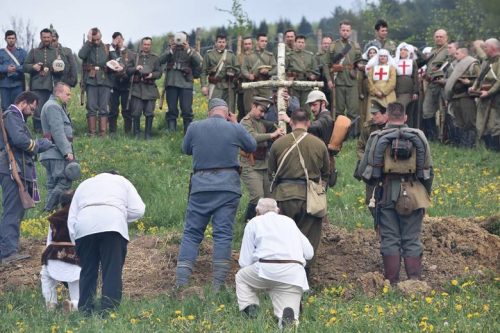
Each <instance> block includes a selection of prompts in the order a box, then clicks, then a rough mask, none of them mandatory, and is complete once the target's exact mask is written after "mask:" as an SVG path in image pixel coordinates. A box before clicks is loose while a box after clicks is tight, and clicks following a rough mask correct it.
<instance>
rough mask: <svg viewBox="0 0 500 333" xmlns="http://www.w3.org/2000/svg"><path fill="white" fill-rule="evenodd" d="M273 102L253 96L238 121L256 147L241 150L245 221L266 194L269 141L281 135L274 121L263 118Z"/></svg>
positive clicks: (267, 189) (251, 215) (251, 216)
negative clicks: (249, 106)
mask: <svg viewBox="0 0 500 333" xmlns="http://www.w3.org/2000/svg"><path fill="white" fill-rule="evenodd" d="M272 102H273V101H272V100H271V99H268V98H264V97H260V96H254V98H253V103H252V108H251V109H250V112H249V113H248V114H247V115H246V116H245V117H243V119H242V120H241V122H240V123H241V125H243V127H245V129H246V130H247V131H248V133H250V135H252V137H253V138H254V139H255V141H257V149H256V150H255V151H254V152H251V153H247V152H244V151H240V163H241V166H242V171H241V180H242V181H243V183H244V184H245V185H246V187H247V189H248V193H249V196H250V199H249V203H248V206H247V210H246V214H245V221H249V220H251V219H252V218H253V217H254V216H255V207H257V202H258V201H259V199H261V198H266V197H269V178H268V176H267V161H268V159H269V152H268V142H269V140H273V139H276V138H278V137H279V136H280V135H283V134H284V130H283V129H281V128H277V127H276V126H275V124H274V122H272V121H267V120H264V119H263V117H264V114H265V113H266V112H267V110H268V108H269V106H270V105H271V104H272Z"/></svg>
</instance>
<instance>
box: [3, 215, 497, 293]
mask: <svg viewBox="0 0 500 333" xmlns="http://www.w3.org/2000/svg"><path fill="white" fill-rule="evenodd" d="M482 222H484V219H474V218H471V219H460V218H454V217H439V218H426V219H425V221H424V230H423V234H422V242H423V243H424V247H425V251H424V260H423V273H422V275H423V276H422V278H423V281H425V282H426V283H427V284H428V285H430V286H431V287H433V288H439V286H441V285H442V284H443V283H445V282H448V281H450V280H451V279H452V278H454V277H457V276H460V275H463V274H470V273H473V274H474V273H477V272H479V271H484V270H485V269H489V270H493V271H494V272H496V273H498V272H499V271H500V260H499V255H500V237H498V236H496V235H493V234H490V233H489V232H488V231H486V230H485V229H483V228H482V227H481V226H480V224H481V223H482ZM178 243H179V235H178V234H177V235H175V234H174V235H173V236H172V235H171V236H162V237H161V238H160V237H155V236H142V237H139V238H136V239H134V240H132V241H131V242H130V243H129V246H128V254H127V259H126V262H125V268H124V292H125V294H126V295H128V296H130V297H134V298H139V297H151V296H156V295H160V294H167V293H169V292H170V290H171V288H172V287H173V285H174V281H175V266H176V260H177V254H178ZM21 247H22V250H23V252H27V253H29V254H31V256H32V257H31V258H30V259H27V260H24V261H20V262H18V263H16V264H11V265H7V266H0V293H2V292H4V291H7V290H13V289H18V288H21V287H23V286H25V287H39V285H40V282H39V280H40V277H39V272H40V268H41V267H40V255H41V253H42V252H43V249H44V242H43V241H42V240H36V241H32V240H31V241H28V240H25V239H23V240H22V242H21ZM379 250H380V245H379V241H378V238H377V235H376V234H375V232H374V231H372V230H366V229H357V230H354V231H352V232H349V231H347V230H345V229H343V228H339V227H336V226H333V225H328V224H325V225H324V228H323V239H322V242H321V245H320V248H319V250H318V254H317V259H316V263H315V265H314V266H313V268H312V284H313V285H316V286H331V285H339V284H342V285H345V284H346V283H353V284H355V285H357V286H359V287H360V288H362V289H363V290H365V289H366V290H365V292H367V293H371V294H373V293H376V292H377V290H380V289H381V288H383V278H382V275H381V274H380V273H381V272H383V267H382V260H381V256H380V254H379ZM237 258H238V253H237V252H234V253H233V259H234V261H233V268H232V272H231V276H230V278H229V279H228V282H229V284H234V278H233V277H234V273H236V271H237V269H238V263H237ZM211 261H212V246H211V241H204V242H203V243H202V245H201V246H200V255H199V257H198V262H197V264H196V268H195V271H194V273H193V285H195V286H203V285H205V284H207V283H210V281H211V276H212V273H211V272H212V268H211ZM401 277H402V280H404V279H405V273H404V267H402V271H401Z"/></svg>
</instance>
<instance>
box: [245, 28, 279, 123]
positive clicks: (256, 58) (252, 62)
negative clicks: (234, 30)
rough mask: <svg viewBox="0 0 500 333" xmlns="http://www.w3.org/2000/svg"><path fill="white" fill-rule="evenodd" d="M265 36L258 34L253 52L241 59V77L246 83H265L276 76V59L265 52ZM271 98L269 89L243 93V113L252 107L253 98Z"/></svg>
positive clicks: (250, 90)
mask: <svg viewBox="0 0 500 333" xmlns="http://www.w3.org/2000/svg"><path fill="white" fill-rule="evenodd" d="M266 46H267V35H266V34H263V33H260V34H258V35H257V38H256V46H255V51H254V52H252V53H250V54H248V55H246V56H245V57H244V58H243V66H242V67H241V76H242V77H243V78H244V80H245V81H246V82H257V81H266V80H269V79H270V78H271V76H273V75H276V72H277V71H276V59H275V58H274V56H273V54H272V53H271V52H269V51H267V50H266ZM254 95H255V96H265V97H271V95H272V91H271V89H270V88H258V89H247V90H246V91H245V92H244V103H245V111H246V113H248V111H249V110H250V107H251V105H252V102H253V101H252V97H253V96H254Z"/></svg>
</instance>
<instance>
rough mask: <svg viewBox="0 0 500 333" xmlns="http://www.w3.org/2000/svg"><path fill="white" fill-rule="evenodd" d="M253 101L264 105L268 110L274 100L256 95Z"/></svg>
mask: <svg viewBox="0 0 500 333" xmlns="http://www.w3.org/2000/svg"><path fill="white" fill-rule="evenodd" d="M253 103H255V104H257V105H261V106H263V107H264V108H265V111H267V109H268V108H269V106H271V104H272V103H273V101H272V100H271V99H269V98H265V97H260V96H254V97H253Z"/></svg>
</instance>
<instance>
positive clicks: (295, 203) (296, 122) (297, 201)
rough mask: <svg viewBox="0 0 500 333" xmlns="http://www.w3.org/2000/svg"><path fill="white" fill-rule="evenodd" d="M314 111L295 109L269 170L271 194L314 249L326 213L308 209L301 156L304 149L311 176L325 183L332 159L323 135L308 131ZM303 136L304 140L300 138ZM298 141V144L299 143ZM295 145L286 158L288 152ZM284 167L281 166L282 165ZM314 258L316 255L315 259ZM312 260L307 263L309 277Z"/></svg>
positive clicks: (272, 152)
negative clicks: (289, 130)
mask: <svg viewBox="0 0 500 333" xmlns="http://www.w3.org/2000/svg"><path fill="white" fill-rule="evenodd" d="M309 119H310V115H309V112H307V111H306V110H302V109H299V110H295V111H294V112H293V113H292V116H291V121H290V125H291V127H292V133H290V134H287V135H285V136H283V137H281V138H280V139H278V140H276V141H275V142H274V143H273V145H272V146H271V150H270V152H269V163H268V169H267V173H268V175H269V179H270V180H273V185H272V192H271V196H272V197H273V198H274V199H275V200H276V201H277V202H278V207H279V208H280V211H281V213H282V214H283V215H286V216H288V217H290V218H291V219H293V220H294V221H295V223H296V224H297V227H299V229H300V231H302V233H303V234H304V236H306V237H307V239H308V240H309V242H311V245H312V246H313V249H314V251H316V249H317V248H318V246H319V242H320V240H321V226H322V224H321V221H322V219H323V217H316V216H313V215H310V214H308V213H307V204H306V184H307V183H306V175H305V172H304V168H303V167H302V165H301V162H300V158H299V149H300V153H301V155H302V157H303V160H304V165H305V168H306V169H307V172H308V175H309V179H311V180H313V181H315V182H320V181H321V184H322V185H323V187H325V185H324V184H326V181H327V180H328V173H329V169H328V168H329V162H328V149H327V148H326V145H325V143H324V142H323V141H321V139H318V138H317V137H315V136H314V135H310V134H308V133H307V129H308V128H309V126H310V120H309ZM299 140H300V141H299ZM297 142H298V144H297ZM292 146H295V147H294V148H293V149H292V150H291V151H290V153H289V154H288V156H287V157H286V159H285V160H283V158H284V155H285V154H286V152H287V151H288V150H289V149H290V148H291V147H292ZM280 165H281V167H280V168H279V170H278V166H280ZM312 260H314V258H313V259H312ZM310 264H311V262H308V263H307V265H306V273H307V276H308V277H309V272H310Z"/></svg>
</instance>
